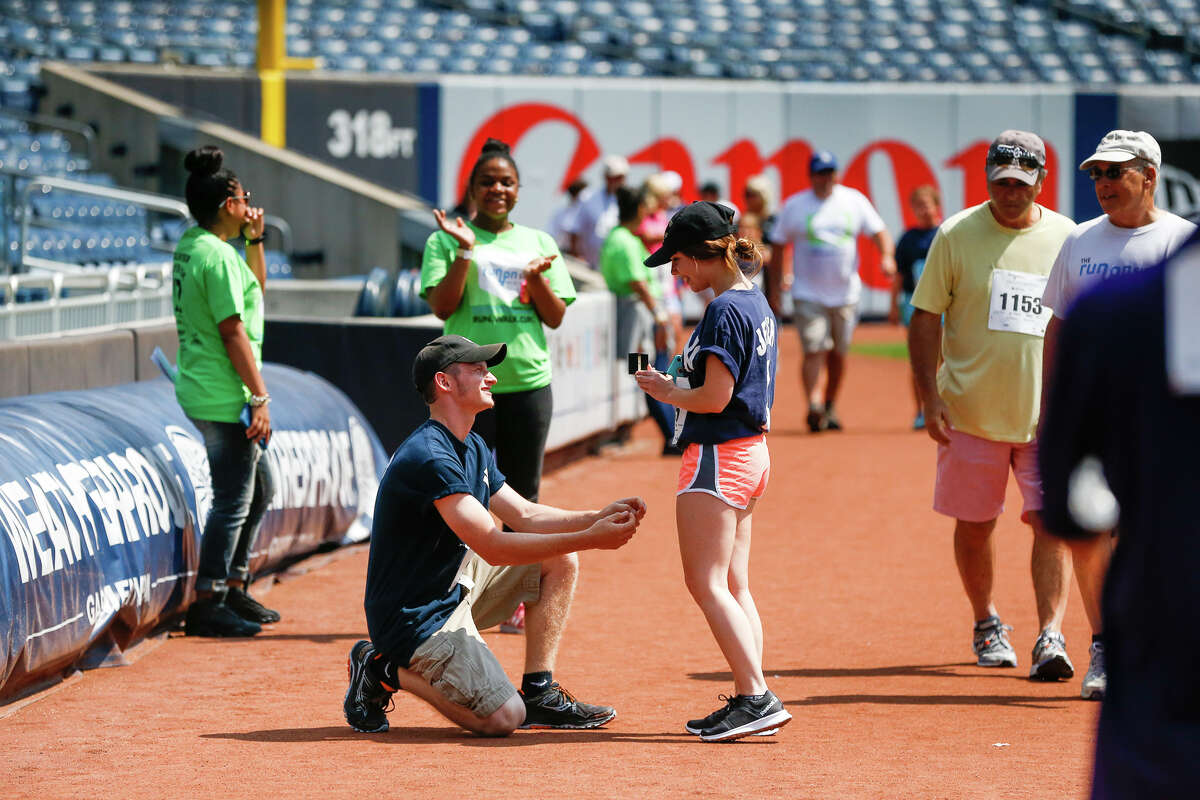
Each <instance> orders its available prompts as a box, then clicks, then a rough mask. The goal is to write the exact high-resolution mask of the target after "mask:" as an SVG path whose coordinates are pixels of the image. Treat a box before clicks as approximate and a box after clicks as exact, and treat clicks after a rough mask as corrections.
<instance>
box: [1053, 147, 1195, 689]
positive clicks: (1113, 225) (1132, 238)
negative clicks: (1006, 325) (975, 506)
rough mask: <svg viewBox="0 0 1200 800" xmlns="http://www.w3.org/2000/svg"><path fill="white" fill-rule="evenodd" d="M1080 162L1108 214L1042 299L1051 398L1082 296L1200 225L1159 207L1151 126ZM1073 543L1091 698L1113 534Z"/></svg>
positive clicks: (1083, 232) (1101, 678)
mask: <svg viewBox="0 0 1200 800" xmlns="http://www.w3.org/2000/svg"><path fill="white" fill-rule="evenodd" d="M1079 168H1080V169H1081V170H1087V172H1088V176H1089V177H1090V178H1091V179H1092V180H1093V181H1094V182H1095V184H1096V199H1097V200H1099V201H1100V208H1102V209H1103V210H1104V214H1102V215H1101V216H1099V217H1096V218H1095V219H1093V220H1089V221H1088V222H1084V223H1083V224H1081V225H1080V226H1079V227H1078V228H1076V229H1075V230H1074V231H1073V232H1072V233H1071V234H1070V235H1069V236H1067V239H1066V241H1064V242H1063V246H1062V249H1061V250H1060V251H1059V253H1058V258H1056V259H1055V261H1054V267H1053V269H1052V270H1051V271H1050V279H1049V281H1048V282H1047V284H1046V291H1045V293H1044V294H1043V295H1042V305H1044V306H1046V307H1047V308H1051V309H1053V310H1054V316H1053V317H1051V319H1050V322H1049V324H1048V325H1047V326H1046V338H1045V341H1044V342H1043V353H1042V372H1043V377H1042V398H1043V404H1044V400H1045V397H1046V396H1047V394H1048V392H1049V389H1047V388H1046V387H1047V384H1048V381H1049V380H1050V379H1051V376H1052V374H1053V366H1054V357H1055V349H1056V347H1057V345H1058V336H1059V332H1060V330H1061V327H1062V324H1063V320H1064V319H1065V318H1066V316H1067V314H1068V313H1069V312H1070V309H1071V306H1072V305H1073V304H1074V302H1075V301H1076V300H1077V299H1078V298H1079V296H1080V295H1081V294H1083V293H1084V292H1085V291H1086V290H1088V289H1089V288H1091V287H1092V286H1094V285H1096V284H1098V283H1100V282H1102V281H1104V280H1106V279H1108V278H1113V277H1116V276H1118V275H1125V274H1128V273H1130V272H1138V271H1140V270H1143V269H1148V268H1149V267H1152V266H1154V265H1155V264H1157V263H1159V262H1160V261H1163V260H1164V259H1165V258H1166V257H1167V256H1169V255H1171V254H1172V253H1174V252H1175V251H1176V250H1177V249H1179V246H1180V245H1182V244H1183V243H1184V242H1185V241H1186V240H1187V238H1188V237H1189V236H1191V235H1192V233H1193V232H1194V231H1195V230H1196V226H1195V225H1194V224H1193V223H1191V222H1188V221H1187V220H1185V219H1183V218H1182V217H1178V216H1176V215H1175V214H1172V213H1171V212H1169V211H1164V210H1162V209H1159V208H1156V207H1155V205H1154V190H1155V189H1156V188H1157V185H1158V173H1159V171H1160V169H1161V168H1162V151H1161V150H1160V149H1159V146H1158V142H1156V141H1154V137H1153V136H1151V135H1150V134H1148V133H1146V132H1145V131H1123V130H1115V131H1110V132H1109V133H1108V134H1106V135H1105V137H1104V138H1103V139H1101V140H1100V144H1099V145H1097V146H1096V152H1095V153H1093V154H1092V155H1090V156H1088V157H1087V158H1086V159H1084V161H1083V163H1082V164H1080V165H1079ZM1070 543H1071V554H1072V558H1073V560H1074V563H1075V580H1076V581H1077V582H1078V584H1079V593H1080V595H1081V596H1082V598H1083V606H1084V609H1085V610H1086V612H1087V617H1088V622H1089V623H1091V626H1092V645H1091V648H1090V657H1091V662H1090V664H1089V666H1088V671H1087V674H1086V675H1085V676H1084V679H1083V684H1082V686H1081V688H1080V690H1079V693H1080V695H1081V696H1082V697H1083V698H1084V699H1088V700H1091V699H1096V700H1099V699H1101V698H1102V697H1104V693H1105V691H1106V690H1107V688H1108V677H1107V674H1106V670H1105V665H1104V640H1103V637H1102V631H1103V627H1102V624H1101V621H1100V619H1101V617H1100V598H1101V594H1102V591H1103V588H1104V579H1105V576H1106V575H1107V574H1108V564H1109V560H1110V559H1111V557H1112V546H1113V537H1111V536H1095V537H1088V538H1086V539H1079V540H1070Z"/></svg>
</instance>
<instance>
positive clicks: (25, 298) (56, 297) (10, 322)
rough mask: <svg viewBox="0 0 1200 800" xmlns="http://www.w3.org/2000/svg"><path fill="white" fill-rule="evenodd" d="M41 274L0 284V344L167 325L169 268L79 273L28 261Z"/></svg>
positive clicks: (166, 265)
mask: <svg viewBox="0 0 1200 800" xmlns="http://www.w3.org/2000/svg"><path fill="white" fill-rule="evenodd" d="M26 267H27V268H33V269H37V270H39V271H38V272H31V273H26V274H22V275H9V276H8V277H6V278H4V279H2V280H0V340H5V339H22V338H28V337H37V336H50V335H54V334H58V333H63V332H68V331H81V330H92V329H97V328H107V327H111V326H115V325H123V324H127V323H130V322H141V321H149V320H158V321H161V320H164V319H170V318H172V316H173V310H172V307H171V264H170V262H164V263H162V264H158V265H148V264H142V265H139V266H136V267H117V268H113V269H109V270H88V271H80V270H78V269H75V268H72V267H71V266H70V265H65V264H55V263H54V262H46V261H43V260H42V259H33V258H30V259H26Z"/></svg>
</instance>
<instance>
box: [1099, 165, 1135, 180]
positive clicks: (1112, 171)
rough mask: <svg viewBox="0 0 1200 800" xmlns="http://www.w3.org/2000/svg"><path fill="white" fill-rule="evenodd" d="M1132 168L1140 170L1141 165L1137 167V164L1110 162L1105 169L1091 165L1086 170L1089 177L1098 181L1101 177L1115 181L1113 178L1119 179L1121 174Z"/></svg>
mask: <svg viewBox="0 0 1200 800" xmlns="http://www.w3.org/2000/svg"><path fill="white" fill-rule="evenodd" d="M1133 170H1136V171H1138V172H1141V167H1137V166H1134V165H1131V164H1124V165H1122V164H1112V165H1111V166H1109V167H1108V168H1107V169H1100V168H1099V167H1092V168H1091V169H1089V170H1088V172H1087V174H1088V177H1089V178H1091V179H1092V180H1093V181H1099V180H1100V179H1101V178H1105V179H1107V180H1110V181H1115V180H1119V179H1120V177H1121V176H1122V175H1124V174H1125V173H1126V172H1130V171H1133Z"/></svg>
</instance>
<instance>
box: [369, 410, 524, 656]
mask: <svg viewBox="0 0 1200 800" xmlns="http://www.w3.org/2000/svg"><path fill="white" fill-rule="evenodd" d="M503 485H504V475H502V474H501V472H500V470H499V469H498V468H497V467H496V461H495V459H494V458H493V457H492V454H491V451H490V450H488V448H487V445H485V444H484V443H483V439H482V438H480V436H479V434H477V433H470V434H468V435H467V440H466V441H465V442H463V441H459V439H458V438H457V437H456V436H455V435H454V434H453V433H451V432H450V429H449V428H447V427H446V426H445V425H442V424H441V423H440V422H436V421H434V420H432V419H431V420H427V421H426V422H425V423H424V424H422V425H421V426H420V427H418V428H417V429H416V430H415V431H413V432H412V434H411V435H410V436H409V437H408V438H407V439H405V440H404V442H403V443H402V444H401V445H400V447H399V448H397V449H396V452H395V454H393V455H392V460H391V463H389V464H388V468H387V471H386V472H385V473H384V475H383V480H382V481H381V482H380V484H379V494H378V495H377V496H376V499H375V521H374V524H373V525H372V526H371V554H370V557H369V559H368V562H367V590H366V599H365V602H364V606H365V608H366V612H367V629H368V630H369V631H370V634H371V642H372V643H373V644H374V645H375V647H376V648H377V649H378V650H380V651H381V652H383V653H384V654H385V655H387V656H388V657H389V658H390V659H392V660H393V661H395V662H396V663H398V664H400V665H401V666H407V665H408V662H409V661H410V660H411V659H412V654H413V651H414V650H416V649H417V647H418V646H419V645H420V644H421V643H422V642H424V641H425V640H426V639H428V638H429V637H430V636H432V635H433V634H434V633H436V632H437V631H438V629H439V628H441V627H442V624H443V623H444V622H445V621H446V620H447V619H448V618H449V617H450V614H451V613H452V612H453V611H454V609H455V607H456V606H458V604H459V603H460V602H461V601H462V596H463V589H462V587H461V586H459V585H457V584H456V583H455V582H454V581H455V578H456V576H457V575H458V568H459V567H460V566H461V565H462V563H463V559H464V558H466V556H467V554H468V553H469V552H470V551H469V549H468V548H467V546H466V545H465V544H463V542H462V540H461V539H459V538H458V536H457V535H455V533H454V531H452V530H450V526H448V525H447V524H446V522H445V520H443V519H442V515H441V514H439V513H438V510H437V507H436V506H434V504H433V503H434V501H435V500H440V499H442V498H443V497H447V496H449V495H452V494H469V495H471V496H472V497H474V498H475V499H476V500H478V501H479V502H480V504H482V505H483V507H484V508H487V507H488V503H489V501H490V500H491V497H492V495H494V494H495V493H496V492H498V491H499V490H500V488H501V487H502V486H503Z"/></svg>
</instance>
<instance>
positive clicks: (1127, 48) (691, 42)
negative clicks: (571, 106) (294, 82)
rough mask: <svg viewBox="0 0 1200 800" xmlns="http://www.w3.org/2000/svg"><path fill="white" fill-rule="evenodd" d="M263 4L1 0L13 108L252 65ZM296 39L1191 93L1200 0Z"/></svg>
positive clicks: (379, 47) (352, 27)
mask: <svg viewBox="0 0 1200 800" xmlns="http://www.w3.org/2000/svg"><path fill="white" fill-rule="evenodd" d="M255 9H256V4H255V2H254V0H208V1H206V2H202V3H201V2H185V1H184V0H0V76H2V82H0V102H2V103H3V104H4V105H20V104H25V105H28V104H29V103H30V102H32V97H33V95H32V93H31V92H32V91H33V90H35V89H36V81H37V69H38V60H39V59H42V58H55V59H65V60H67V61H76V62H128V63H145V64H153V63H160V62H174V63H183V64H192V65H198V66H208V67H252V66H254V60H255V35H256V31H257V20H256V10H255ZM287 33H288V46H289V52H290V54H291V55H293V56H311V57H316V58H318V59H319V60H320V63H321V65H322V67H323V68H325V69H329V70H348V71H354V72H380V73H393V74H405V75H407V74H418V75H419V74H426V75H429V74H446V73H462V74H472V75H475V74H497V75H510V74H519V75H594V76H613V75H616V76H664V75H666V76H679V77H699V78H718V77H719V78H735V79H737V78H755V79H767V80H802V81H921V82H928V81H953V82H988V83H993V82H1050V83H1069V82H1081V83H1112V82H1120V83H1130V84H1145V83H1192V82H1196V81H1197V80H1200V65H1197V64H1194V63H1193V59H1195V58H1197V56H1200V9H1198V4H1197V2H1196V0H1031V1H1030V2H1024V3H1014V2H1011V0H289V2H288V23H287Z"/></svg>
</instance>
